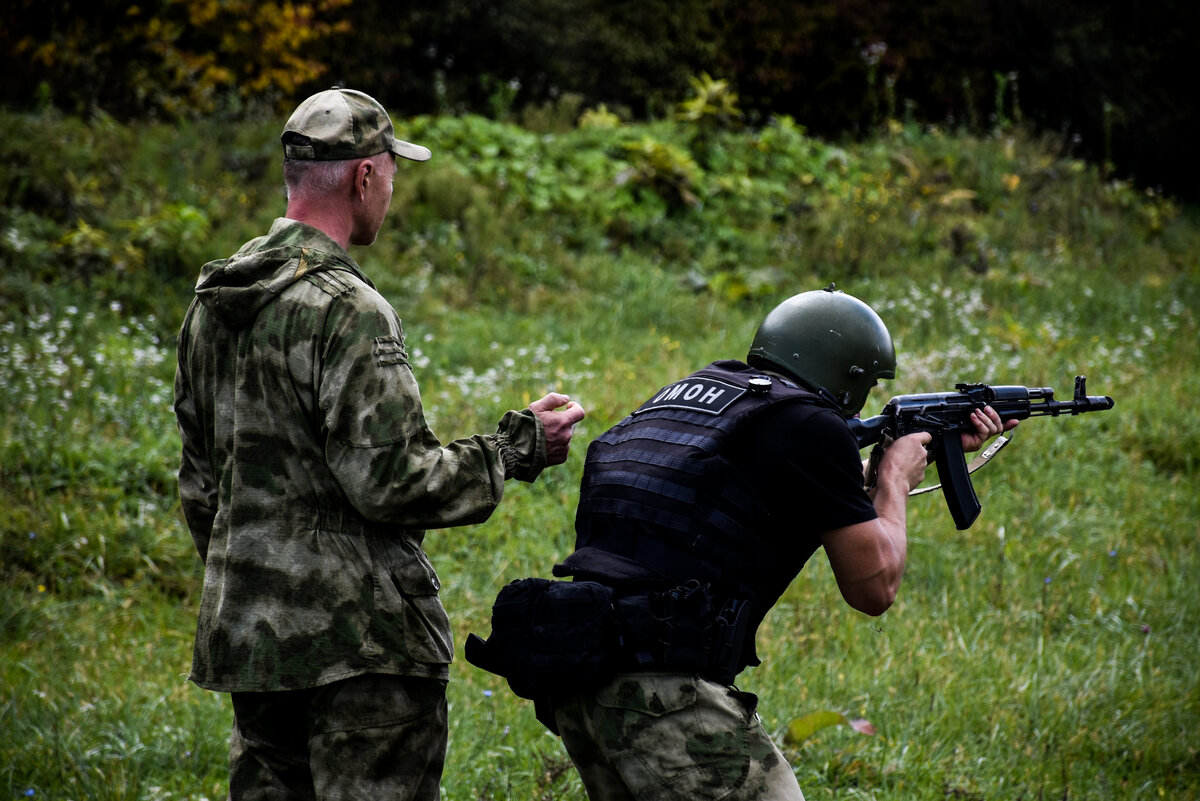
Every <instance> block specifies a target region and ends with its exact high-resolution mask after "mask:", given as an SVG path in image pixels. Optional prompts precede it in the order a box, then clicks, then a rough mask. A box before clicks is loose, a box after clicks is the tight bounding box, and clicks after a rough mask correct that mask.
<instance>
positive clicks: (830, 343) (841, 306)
mask: <svg viewBox="0 0 1200 801" xmlns="http://www.w3.org/2000/svg"><path fill="white" fill-rule="evenodd" d="M746 361H747V363H749V364H751V365H754V366H757V367H767V366H771V367H774V368H776V369H778V370H781V371H783V372H784V373H785V374H787V375H789V376H791V377H792V378H795V379H796V380H797V381H799V382H800V383H801V384H803V385H804V386H806V387H807V388H808V389H811V390H813V391H814V392H821V390H824V391H825V392H822V393H821V394H825V393H828V394H829V395H830V396H832V398H833V400H834V401H835V402H836V403H837V405H838V407H839V408H841V410H842V413H843V414H844V415H846V417H853V416H854V415H856V414H858V413H859V411H860V410H861V409H862V407H863V404H864V403H866V402H867V393H868V392H870V391H871V387H873V386H875V383H876V382H877V381H878V380H879V379H881V378H895V377H896V348H895V346H894V345H893V344H892V335H891V334H889V333H888V330H887V326H885V325H884V324H883V320H881V319H879V315H878V314H876V313H875V311H874V310H873V309H872V308H871V307H870V306H868V305H867V304H865V303H863V302H862V301H861V300H859V299H858V298H854V297H851V296H850V295H847V294H846V293H844V292H842V291H840V290H837V289H834V288H833V285H832V284H830V285H829V287H828V288H826V289H820V290H816V291H813V292H801V293H800V294H799V295H793V296H792V297H790V298H788V299H787V300H785V301H784V302H783V303H780V304H779V305H778V306H776V307H775V308H774V309H772V310H771V312H770V313H769V314H768V315H767V316H766V318H765V319H764V320H763V321H762V324H761V325H760V326H759V327H758V333H756V334H755V335H754V342H753V343H752V344H751V345H750V354H749V355H748V356H747V357H746Z"/></svg>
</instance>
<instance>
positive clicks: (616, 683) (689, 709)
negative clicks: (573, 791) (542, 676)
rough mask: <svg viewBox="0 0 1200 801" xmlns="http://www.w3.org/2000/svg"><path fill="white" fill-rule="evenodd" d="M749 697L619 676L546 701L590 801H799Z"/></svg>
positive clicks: (663, 677) (681, 682)
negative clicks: (563, 698) (550, 702)
mask: <svg viewBox="0 0 1200 801" xmlns="http://www.w3.org/2000/svg"><path fill="white" fill-rule="evenodd" d="M757 705H758V698H757V697H756V696H754V695H753V694H751V693H743V692H739V691H737V690H735V689H734V688H732V687H726V686H723V685H720V684H715V683H713V682H710V681H705V680H704V679H701V678H698V677H696V676H691V675H685V674H678V673H623V674H621V675H618V676H617V677H616V678H615V679H613V680H612V681H611V682H609V683H608V684H606V685H604V686H603V687H601V688H600V689H599V690H596V691H593V692H589V693H584V694H582V695H579V696H575V697H574V698H571V699H569V700H567V701H565V702H563V703H559V704H557V705H556V707H555V721H556V722H557V724H558V729H559V732H560V734H561V735H562V740H563V745H565V746H566V748H567V753H568V754H570V756H571V760H572V761H573V762H574V763H575V766H576V768H578V769H579V774H580V776H582V778H583V784H584V787H586V788H587V792H588V797H589V798H590V799H592V801H646V800H647V799H654V800H655V801H659V800H660V799H661V800H663V801H665V800H666V799H672V800H677V801H715V800H716V799H723V800H724V801H742V800H743V799H744V800H746V801H749V799H754V800H755V801H785V800H786V801H804V795H803V793H801V792H800V785H799V784H798V783H797V782H796V776H795V774H793V773H792V769H791V767H790V766H789V765H788V763H787V760H785V759H784V757H783V754H782V753H780V751H779V748H778V747H776V745H775V743H774V742H772V741H771V738H770V736H769V735H768V734H767V732H766V730H765V729H764V728H763V725H762V722H761V721H759V719H758V715H757V714H756V713H755V709H756V707H757Z"/></svg>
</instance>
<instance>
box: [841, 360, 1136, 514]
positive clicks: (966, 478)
mask: <svg viewBox="0 0 1200 801" xmlns="http://www.w3.org/2000/svg"><path fill="white" fill-rule="evenodd" d="M1086 382H1087V379H1086V378H1085V377H1084V376H1081V375H1080V376H1075V397H1074V398H1073V399H1072V400H1069V401H1058V400H1055V399H1054V390H1053V389H1051V388H1050V387H1018V386H1011V387H1006V386H998V387H993V386H989V385H987V384H957V385H956V386H955V391H954V392H933V393H930V394H927V395H897V396H896V397H894V398H892V399H891V400H890V401H888V402H887V405H885V406H884V407H883V412H882V413H881V414H879V415H877V416H875V417H868V418H867V419H865V420H863V419H859V418H854V419H852V420H849V421H847V422H849V424H850V430H851V431H852V432H854V436H855V437H856V438H857V439H858V447H859V448H865V447H867V446H868V445H878V444H879V443H880V441H881V440H883V439H884V438H885V437H890V438H891V439H898V438H900V437H903V436H904V435H906V434H914V433H916V432H919V431H928V432H929V433H931V434H932V435H933V440H932V441H931V442H930V444H929V446H928V448H929V451H930V453H931V454H932V457H933V461H934V463H935V464H936V465H937V472H938V480H939V481H940V482H941V483H940V485H939V486H940V487H941V489H942V493H943V494H944V495H945V496H946V505H947V506H949V507H950V514H951V516H952V517H953V518H954V524H955V526H957V527H958V529H959V530H960V531H961V530H963V529H967V528H970V527H971V524H972V523H974V522H975V518H976V517H978V516H979V510H980V508H981V506H980V503H979V498H977V497H976V495H975V488H974V486H972V485H971V473H972V472H974V470H978V469H979V468H980V467H982V466H983V465H984V464H986V463H987V462H988V461H990V460H991V458H992V457H993V456H995V455H996V454H997V453H998V452H999V451H1000V449H1001V448H1002V447H1004V446H1005V445H1007V444H1008V442H1009V440H1010V439H1011V437H1005V436H1003V435H1002V436H1001V437H999V438H998V439H997V440H996V441H995V442H994V443H992V444H991V445H990V446H989V447H988V448H987V449H986V450H984V452H983V453H982V454H980V455H979V457H978V458H976V459H975V461H974V463H973V464H972V466H971V467H968V466H967V463H966V458H965V457H964V456H963V448H962V436H961V435H962V432H964V431H967V430H970V429H971V428H972V426H971V412H972V410H974V409H982V408H983V407H984V406H991V407H992V408H993V409H995V410H996V413H997V414H999V415H1000V420H1001V421H1002V422H1004V421H1008V420H1024V419H1026V418H1028V417H1043V416H1049V417H1058V416H1059V415H1075V414H1083V413H1084V412H1101V411H1104V410H1106V409H1111V408H1112V407H1113V406H1114V402H1113V399H1112V398H1110V397H1108V396H1097V395H1088V394H1087V385H1086ZM877 450H878V449H877ZM877 460H878V452H876V453H873V454H872V458H871V464H870V466H869V467H868V470H867V484H868V486H872V485H873V484H874V482H875V465H876V464H877ZM937 488H938V487H929V488H928V489H920V490H914V491H913V493H911V494H918V493H921V492H927V491H929V490H934V489H937Z"/></svg>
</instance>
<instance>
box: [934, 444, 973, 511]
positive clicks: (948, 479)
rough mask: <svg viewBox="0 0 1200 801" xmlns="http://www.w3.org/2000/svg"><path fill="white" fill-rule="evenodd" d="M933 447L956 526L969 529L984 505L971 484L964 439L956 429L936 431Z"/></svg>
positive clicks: (940, 479) (939, 476)
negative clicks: (963, 447)
mask: <svg viewBox="0 0 1200 801" xmlns="http://www.w3.org/2000/svg"><path fill="white" fill-rule="evenodd" d="M931 448H932V450H933V461H934V464H936V465H937V472H938V480H939V481H940V482H941V483H942V493H943V494H944V495H945V496H946V506H948V507H949V508H950V516H951V517H953V518H954V525H955V527H956V528H958V530H959V531H963V530H965V529H968V528H970V527H971V524H972V523H974V522H975V518H977V517H979V510H980V509H981V508H983V507H982V505H981V504H980V503H979V498H978V497H977V496H976V495H975V487H974V486H973V485H972V484H971V474H970V472H969V471H968V470H967V460H966V457H965V456H964V455H963V449H962V438H961V437H960V436H959V434H958V432H956V431H949V432H945V433H941V434H935V435H934V437H933V442H932V443H931Z"/></svg>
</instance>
